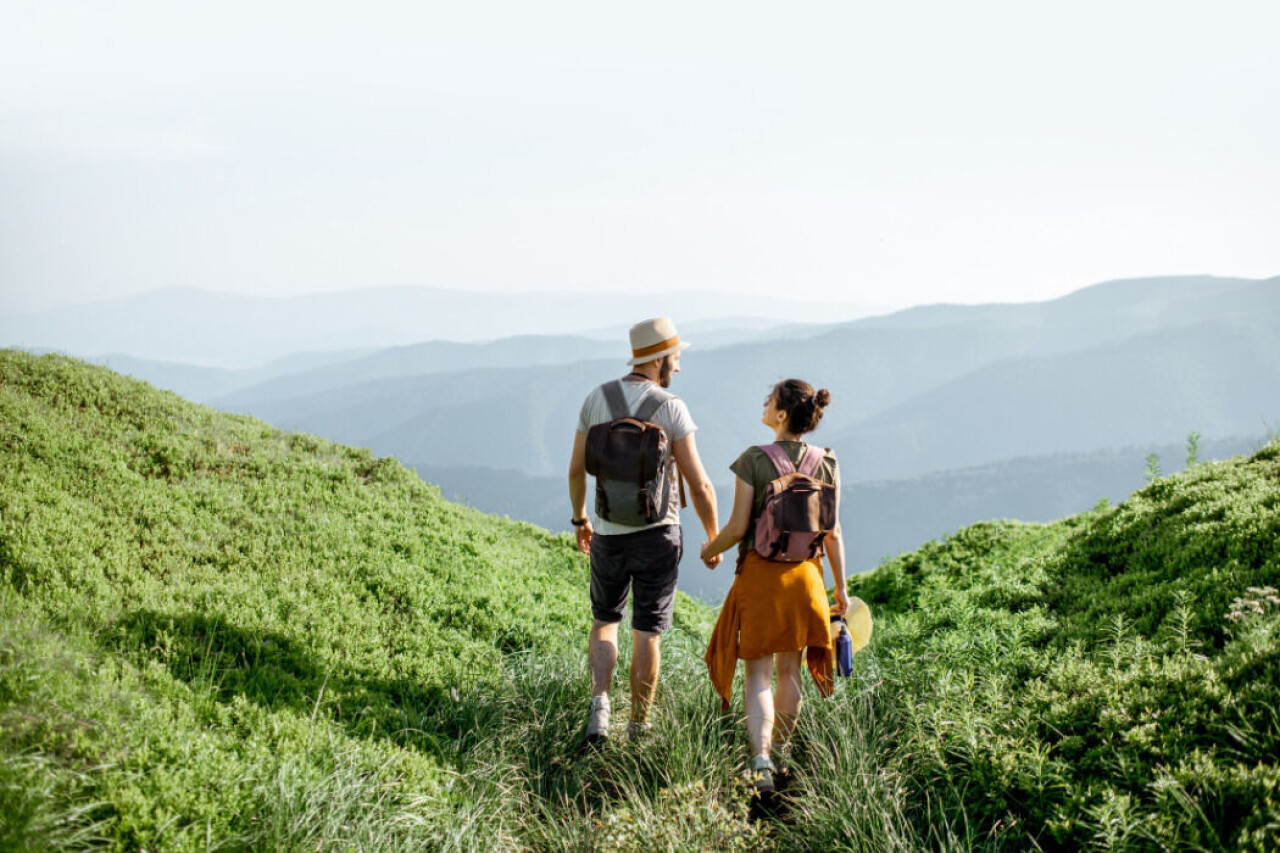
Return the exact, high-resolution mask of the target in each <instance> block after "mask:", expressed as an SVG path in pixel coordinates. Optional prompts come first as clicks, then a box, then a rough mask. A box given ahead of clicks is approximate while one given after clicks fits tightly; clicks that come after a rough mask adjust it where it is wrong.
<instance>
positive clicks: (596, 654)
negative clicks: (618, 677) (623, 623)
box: [588, 619, 634, 697]
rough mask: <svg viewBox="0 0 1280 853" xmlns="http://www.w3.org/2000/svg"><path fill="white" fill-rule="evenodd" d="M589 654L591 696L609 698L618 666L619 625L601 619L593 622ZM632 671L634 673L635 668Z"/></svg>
mask: <svg viewBox="0 0 1280 853" xmlns="http://www.w3.org/2000/svg"><path fill="white" fill-rule="evenodd" d="M588 652H589V654H590V658H591V695H592V696H593V697H594V696H608V695H609V686H610V685H611V684H612V683H613V668H614V667H615V666H617V664H618V623H617V622H601V621H600V620H599V619H597V620H595V621H594V622H592V623H591V638H590V641H589V642H588ZM632 669H633V671H634V667H632Z"/></svg>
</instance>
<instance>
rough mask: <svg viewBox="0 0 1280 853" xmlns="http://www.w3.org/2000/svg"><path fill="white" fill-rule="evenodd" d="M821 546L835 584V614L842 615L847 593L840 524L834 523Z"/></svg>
mask: <svg viewBox="0 0 1280 853" xmlns="http://www.w3.org/2000/svg"><path fill="white" fill-rule="evenodd" d="M823 544H824V545H825V546H826V549H827V562H829V563H830V564H831V576H832V578H834V579H835V582H836V605H835V607H834V608H832V609H833V611H834V612H836V613H844V612H845V611H846V610H848V609H849V593H848V592H847V591H846V590H845V577H844V537H843V536H841V534H840V522H839V521H836V526H835V529H834V530H832V531H831V532H830V533H828V534H827V536H826V539H825V541H824V542H823Z"/></svg>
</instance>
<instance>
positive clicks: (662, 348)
mask: <svg viewBox="0 0 1280 853" xmlns="http://www.w3.org/2000/svg"><path fill="white" fill-rule="evenodd" d="M687 346H688V344H687V343H684V342H682V341H681V340H680V337H679V335H678V334H676V327H675V324H674V323H672V322H671V320H670V318H667V317H659V318H657V319H654V320H645V321H644V322H642V323H638V324H636V325H635V326H633V327H632V329H631V354H632V358H631V360H630V361H629V362H627V363H628V364H629V365H631V367H632V371H631V373H630V374H629V375H627V376H625V377H623V379H622V381H621V387H622V393H623V396H624V397H625V402H626V405H627V408H628V414H632V415H633V414H635V413H637V412H638V411H639V410H640V409H641V408H642V407H646V406H647V407H652V406H653V405H654V404H655V402H656V401H655V400H653V399H651V397H653V396H655V395H656V396H657V397H658V399H660V400H664V402H662V403H661V405H660V406H659V407H658V408H657V409H656V411H654V412H653V414H652V416H650V417H649V418H648V421H649V422H650V423H653V424H656V425H657V426H659V427H661V428H662V429H663V431H664V432H665V433H666V437H667V451H666V454H665V458H663V460H662V464H661V466H660V472H661V478H662V479H661V490H663V499H662V506H663V510H661V514H660V516H659V517H658V520H657V521H655V522H653V523H649V524H641V525H639V526H628V525H624V524H619V523H616V522H612V521H608V520H606V519H604V518H602V517H601V514H600V509H601V507H600V506H597V508H596V509H597V512H596V514H595V517H594V519H593V518H591V517H588V515H587V464H586V455H587V433H588V432H589V431H590V429H591V427H593V426H595V425H597V424H602V423H608V422H610V421H612V420H614V418H615V417H616V416H615V415H614V414H612V413H611V409H610V405H609V402H608V393H607V389H606V386H604V385H602V386H600V387H598V388H596V389H595V390H593V391H592V392H591V393H590V394H588V395H587V399H586V401H585V402H584V403H583V404H582V412H581V414H580V415H579V417H578V431H577V434H576V436H575V437H574V442H573V458H572V459H571V460H570V463H569V500H570V502H571V503H572V505H573V525H574V529H575V531H576V534H577V539H578V548H579V549H580V550H582V551H583V552H584V553H586V554H590V555H591V612H592V616H593V617H594V621H593V622H592V625H591V635H590V642H589V650H590V652H589V657H590V663H591V710H590V713H589V716H588V719H587V739H588V741H590V742H592V743H599V742H600V741H603V740H604V739H606V738H607V737H608V736H609V711H610V708H609V687H610V684H611V683H612V681H613V670H614V667H615V665H616V664H617V661H618V623H619V622H621V621H622V610H623V608H624V607H625V606H626V603H627V597H628V594H630V597H631V636H632V640H633V644H632V649H633V651H632V657H631V722H630V723H629V724H628V727H627V731H628V734H629V735H630V737H632V738H635V737H638V736H640V735H642V734H643V733H644V732H646V731H648V730H649V728H650V723H649V709H650V707H651V705H652V704H653V695H654V691H655V689H656V688H657V685H658V670H659V668H660V665H661V652H660V648H661V637H662V632H663V631H664V630H666V629H667V628H669V627H671V611H672V607H673V605H674V603H675V591H676V576H677V573H678V569H679V564H680V556H681V554H682V552H683V539H682V536H681V531H680V502H679V499H678V497H677V492H678V484H677V474H676V471H675V470H673V466H672V462H673V460H674V463H675V465H676V466H678V468H679V476H683V477H684V479H685V480H686V481H687V482H688V485H689V489H690V492H689V496H690V499H691V500H692V501H693V506H694V509H695V510H696V511H697V513H698V519H699V520H700V521H701V522H702V526H703V529H704V530H705V531H706V533H707V539H708V540H710V539H712V538H714V537H715V535H716V533H717V531H718V529H719V527H718V524H717V519H716V494H715V489H714V488H713V487H712V485H711V481H710V480H709V479H708V478H707V472H706V471H705V470H703V467H702V461H701V460H700V459H699V458H698V450H697V447H696V446H695V444H694V439H693V433H694V430H696V429H697V427H696V426H695V424H694V422H693V418H692V417H691V416H690V415H689V408H688V406H686V405H685V403H684V401H683V400H681V399H680V398H679V397H676V396H674V395H672V394H670V393H669V392H666V391H665V390H664V389H666V388H667V387H668V386H670V384H671V377H672V376H674V375H675V374H677V373H679V372H680V352H681V351H682V350H684V349H685V348H686V347H687ZM608 384H613V383H608ZM612 393H616V392H612ZM615 400H616V398H615ZM646 401H647V402H646ZM717 562H718V558H717Z"/></svg>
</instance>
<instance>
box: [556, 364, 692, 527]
mask: <svg viewBox="0 0 1280 853" xmlns="http://www.w3.org/2000/svg"><path fill="white" fill-rule="evenodd" d="M653 386H654V383H652V382H650V381H649V380H647V379H643V380H640V379H630V378H628V379H623V380H622V393H623V395H624V396H625V397H626V399H627V409H628V410H629V411H630V412H632V413H633V414H634V413H635V410H636V409H637V408H638V407H639V403H640V398H641V396H643V395H644V393H645V390H646V389H648V388H651V387H653ZM611 420H613V416H612V415H611V414H610V413H609V403H608V402H607V401H606V400H605V398H604V391H603V386H600V387H597V388H595V389H593V390H592V392H591V393H590V394H588V395H587V399H586V400H585V401H583V403H582V411H581V412H580V413H579V415H578V432H580V433H583V434H584V435H585V434H586V432H587V431H588V430H589V429H591V428H592V427H593V426H595V425H596V424H602V423H607V422H608V421H611ZM651 420H652V422H653V423H655V424H657V425H658V426H660V427H662V429H663V431H665V432H666V434H667V454H666V457H665V458H664V459H663V465H665V466H666V469H667V495H668V500H667V514H666V516H664V517H663V518H662V520H661V521H656V522H654V523H653V524H646V525H644V526H642V527H628V526H627V525H625V524H614V523H613V522H611V521H605V520H604V519H603V518H601V517H600V516H599V515H598V514H597V513H595V512H594V511H593V512H592V513H591V526H592V527H594V528H595V531H596V533H599V534H602V535H604V536H614V535H617V534H620V533H635V532H636V531H637V530H648V529H649V528H651V527H661V526H662V525H664V524H679V523H680V498H679V492H678V489H679V484H678V483H677V482H676V475H675V460H674V457H672V455H671V450H672V446H673V445H674V444H675V442H677V441H679V440H680V439H682V438H684V437H685V436H688V435H692V434H693V432H694V430H696V429H697V428H698V427H697V425H696V424H695V423H694V422H693V416H692V415H690V414H689V407H688V406H686V405H685V403H684V400H681V399H680V398H679V397H672V398H671V399H670V400H668V401H667V402H665V403H663V404H662V405H661V406H660V407H659V408H658V411H656V412H654V415H653V418H652V419H651ZM587 500H588V501H591V502H593V501H594V499H593V498H592V497H591V496H590V495H588V498H587Z"/></svg>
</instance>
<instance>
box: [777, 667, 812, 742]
mask: <svg viewBox="0 0 1280 853" xmlns="http://www.w3.org/2000/svg"><path fill="white" fill-rule="evenodd" d="M803 657H804V651H803V650H801V651H798V652H778V653H777V654H776V655H774V656H773V659H774V662H775V663H776V664H777V667H778V693H777V728H776V729H775V731H774V735H775V738H774V739H775V740H776V741H777V742H778V743H780V744H783V743H786V742H787V741H789V740H791V733H792V732H793V731H795V728H796V720H797V719H798V718H799V717H800V675H801V672H800V670H801V663H802V659H803Z"/></svg>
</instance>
